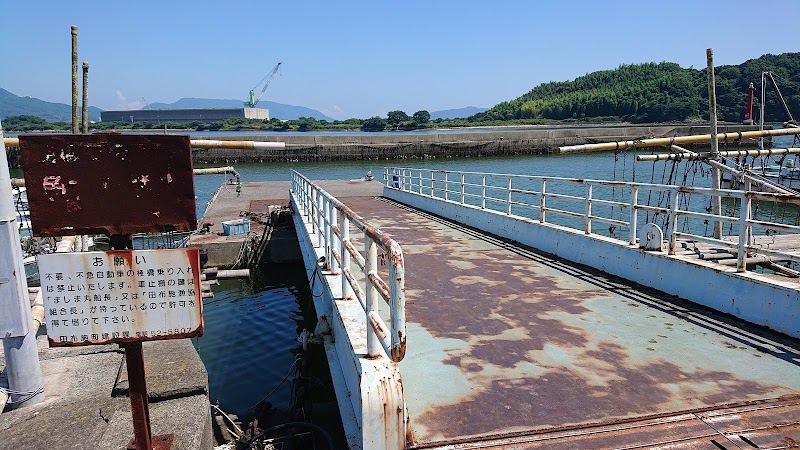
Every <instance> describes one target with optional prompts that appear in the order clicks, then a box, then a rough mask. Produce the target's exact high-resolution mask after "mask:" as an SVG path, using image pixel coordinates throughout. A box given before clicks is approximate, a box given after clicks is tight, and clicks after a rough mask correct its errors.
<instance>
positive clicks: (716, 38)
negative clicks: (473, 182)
mask: <svg viewBox="0 0 800 450" xmlns="http://www.w3.org/2000/svg"><path fill="white" fill-rule="evenodd" d="M790 3H791V2H788V3H787V2H786V1H785V0H784V1H780V2H779V1H772V0H761V1H758V2H754V1H747V2H745V1H738V0H726V1H702V0H701V1H697V0H693V1H684V0H672V1H659V2H655V1H647V0H638V1H614V0H606V1H589V0H587V1H568V0H562V1H547V2H545V1H535V0H528V1H502V0H495V1H482V2H478V1H465V0H461V1H450V2H448V1H435V0H429V1H427V2H426V1H415V0H406V1H402V2H386V1H380V0H373V1H362V2H352V1H346V0H336V1H324V2H323V1H319V2H309V1H280V2H278V1H257V2H256V1H236V0H226V1H201V0H195V1H171V0H161V1H149V0H135V1H128V2H116V1H108V0H104V1H49V2H44V1H37V0H25V1H15V0H13V1H12V0H0V17H2V25H0V39H2V42H0V49H2V61H3V62H2V73H1V74H0V87H2V88H4V89H7V90H9V91H11V92H13V93H14V94H17V95H23V96H24V95H30V96H33V97H38V98H41V99H43V100H47V101H53V102H61V103H69V102H70V92H71V91H70V72H71V60H70V58H71V56H70V55H71V51H70V45H71V44H70V28H69V27H70V25H77V26H78V28H79V52H80V55H79V58H80V60H81V61H83V60H87V61H89V63H90V65H91V67H90V72H89V87H90V91H89V97H90V104H92V105H94V106H98V107H100V108H102V109H138V108H141V107H142V97H144V98H146V99H147V101H148V102H173V101H176V100H178V99H180V98H182V97H206V98H222V99H241V100H245V99H246V97H247V93H248V91H249V90H250V89H251V88H253V86H254V85H255V84H256V83H257V82H258V81H259V80H260V79H261V78H262V77H263V76H264V75H266V74H267V73H268V72H269V71H270V70H271V69H272V67H274V66H275V64H276V63H277V62H278V61H283V66H282V69H281V74H280V75H278V76H276V77H275V79H274V80H273V82H272V84H271V85H270V87H269V89H268V90H267V92H266V94H265V96H264V99H265V100H272V101H276V102H280V103H288V104H292V105H299V106H307V107H310V108H315V109H318V110H320V111H322V112H323V113H325V114H327V115H329V116H331V117H334V118H337V119H345V118H349V117H359V118H366V117H370V116H374V115H379V116H385V114H386V112H387V111H390V110H395V109H400V110H403V111H406V112H407V113H409V114H411V113H413V112H414V111H417V110H420V109H427V110H429V111H436V110H441V109H450V108H461V107H464V106H479V107H491V106H493V105H495V104H497V103H499V102H501V101H504V100H510V99H513V98H515V97H518V96H519V95H521V94H523V93H525V92H527V91H528V90H530V89H531V88H533V87H534V86H536V85H537V84H539V83H542V82H547V81H562V80H569V79H573V78H575V77H577V76H580V75H583V74H586V73H588V72H592V71H595V70H602V69H613V68H615V67H617V66H618V65H620V64H623V63H640V62H651V61H654V62H660V61H672V62H676V63H678V64H680V65H681V66H683V67H689V66H694V67H695V68H700V67H705V64H706V53H705V50H706V48H708V47H712V48H713V49H714V53H715V63H716V65H720V64H739V63H741V62H743V61H745V60H747V59H751V58H756V57H758V56H760V55H762V54H764V53H774V54H777V53H784V52H792V51H800V45H798V39H797V36H796V34H793V33H791V32H792V31H793V30H795V29H796V26H795V23H794V22H793V21H792V20H791V19H789V18H781V11H787V10H786V7H787V6H788V5H789V4H790ZM769 14H772V15H773V16H772V17H773V18H771V19H767V20H768V25H766V26H765V27H763V29H761V27H760V19H759V17H761V16H764V17H768V15H769Z"/></svg>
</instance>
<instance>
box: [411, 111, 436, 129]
mask: <svg viewBox="0 0 800 450" xmlns="http://www.w3.org/2000/svg"><path fill="white" fill-rule="evenodd" d="M411 118H412V119H414V122H417V123H418V124H420V125H422V124H423V123H428V122H429V121H430V120H431V113H429V112H428V111H426V110H424V109H422V110H419V111H417V112H415V113H414V115H413V116H411Z"/></svg>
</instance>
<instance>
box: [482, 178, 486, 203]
mask: <svg viewBox="0 0 800 450" xmlns="http://www.w3.org/2000/svg"><path fill="white" fill-rule="evenodd" d="M481 209H486V175H484V176H483V181H482V182H481Z"/></svg>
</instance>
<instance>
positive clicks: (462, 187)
mask: <svg viewBox="0 0 800 450" xmlns="http://www.w3.org/2000/svg"><path fill="white" fill-rule="evenodd" d="M461 204H462V205H463V204H464V174H463V173H462V174H461Z"/></svg>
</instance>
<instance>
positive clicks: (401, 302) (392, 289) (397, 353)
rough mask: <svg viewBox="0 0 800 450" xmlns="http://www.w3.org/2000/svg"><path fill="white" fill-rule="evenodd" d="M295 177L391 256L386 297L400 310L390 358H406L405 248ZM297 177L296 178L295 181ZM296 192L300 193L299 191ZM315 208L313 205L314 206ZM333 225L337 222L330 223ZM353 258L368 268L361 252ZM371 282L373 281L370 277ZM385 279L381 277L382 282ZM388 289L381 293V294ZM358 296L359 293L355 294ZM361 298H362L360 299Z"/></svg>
mask: <svg viewBox="0 0 800 450" xmlns="http://www.w3.org/2000/svg"><path fill="white" fill-rule="evenodd" d="M292 174H293V176H296V177H297V179H299V180H301V181H302V182H304V183H307V184H308V185H310V186H311V187H312V188H313V189H315V190H316V191H317V192H318V193H319V195H321V196H322V197H324V198H325V199H326V200H327V201H328V202H329V203H330V204H331V205H332V206H333V207H334V208H336V209H337V210H338V211H340V212H341V213H342V214H343V215H344V216H345V217H347V218H348V220H349V221H350V223H352V224H354V225H355V226H356V228H358V229H359V230H361V231H362V232H363V233H364V235H365V236H366V237H369V238H370V239H372V241H373V242H375V243H376V244H377V246H378V247H380V248H381V249H382V250H383V251H385V252H386V254H387V255H388V257H389V259H390V261H391V263H390V264H389V270H390V272H389V275H390V277H392V279H393V280H392V281H393V282H392V283H391V284H390V285H389V289H388V294H389V297H388V298H386V297H384V298H386V299H387V300H388V302H389V304H390V305H391V307H392V309H395V310H397V311H398V313H399V314H392V318H391V319H392V331H393V336H392V340H391V344H390V351H389V352H387V353H389V357H390V359H391V360H392V361H394V362H400V361H402V360H403V358H404V357H405V354H406V332H405V331H406V322H405V260H404V258H403V250H402V248H401V247H400V244H398V243H397V242H396V241H395V240H394V239H392V238H390V237H389V236H387V235H386V234H384V233H383V232H382V231H381V230H380V229H378V227H376V226H374V225H372V224H370V223H369V222H368V221H367V220H366V219H364V218H363V217H361V216H360V215H359V214H357V213H356V212H355V211H353V210H352V209H350V208H349V207H348V206H347V205H345V204H344V203H342V202H341V201H340V200H339V199H337V198H336V197H334V196H333V195H331V194H330V193H328V192H327V191H325V190H324V189H322V188H321V187H320V186H319V185H317V184H315V183H313V182H312V181H311V180H309V179H308V178H306V177H305V176H304V175H302V174H300V173H299V172H297V171H295V170H292ZM294 179H295V178H294V177H293V180H294ZM296 195H300V194H299V193H296ZM312 207H314V206H313V205H312ZM331 225H334V224H331ZM338 235H339V238H340V239H341V238H342V236H341V232H340V233H338ZM344 245H345V246H346V247H347V248H348V250H349V251H351V253H352V250H355V248H354V247H353V246H352V244H351V243H350V242H349V239H348V240H344ZM353 255H354V259H355V260H356V262H357V263H358V264H359V265H360V267H361V269H362V270H364V268H365V267H366V261H365V260H363V261H362V258H361V255H360V253H359V252H358V251H356V252H355V253H353ZM342 273H343V274H344V276H346V277H347V278H348V280H349V281H350V282H351V286H357V283H352V282H353V281H354V280H353V279H352V274H350V273H349V271H348V270H343V271H342ZM368 278H370V281H372V279H371V277H369V276H368ZM382 281H383V280H381V282H382ZM376 287H377V288H378V290H379V291H381V290H382V288H385V287H386V283H383V282H382V283H380V284H378V283H376ZM385 293H387V292H381V295H382V296H383V294H385ZM356 296H358V294H356ZM359 301H361V298H359ZM361 303H362V306H366V305H365V302H363V301H362V302H361Z"/></svg>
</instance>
